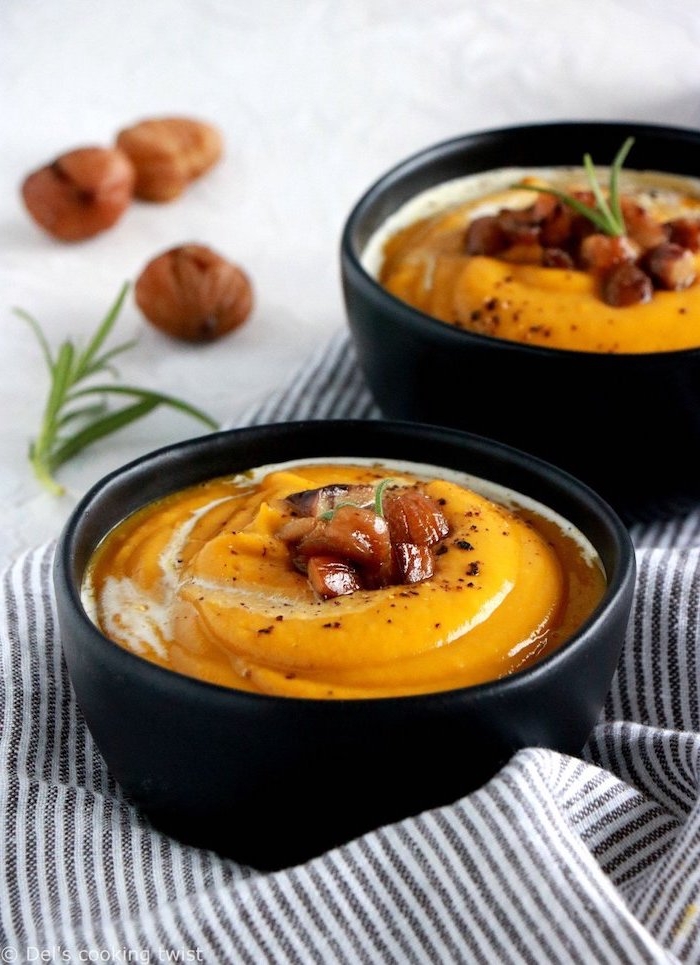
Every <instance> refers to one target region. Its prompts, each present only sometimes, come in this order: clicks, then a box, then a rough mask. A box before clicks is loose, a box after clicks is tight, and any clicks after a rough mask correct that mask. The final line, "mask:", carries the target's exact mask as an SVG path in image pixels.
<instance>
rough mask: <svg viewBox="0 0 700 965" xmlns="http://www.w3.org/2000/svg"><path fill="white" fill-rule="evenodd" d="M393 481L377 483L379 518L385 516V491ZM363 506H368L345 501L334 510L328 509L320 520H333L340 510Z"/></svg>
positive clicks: (376, 508)
mask: <svg viewBox="0 0 700 965" xmlns="http://www.w3.org/2000/svg"><path fill="white" fill-rule="evenodd" d="M393 481H394V480H393V479H382V480H381V482H379V483H377V485H376V487H375V489H374V512H375V513H376V515H377V516H383V515H384V503H383V500H384V490H385V489H386V487H387V486H388V485H389V484H390V483H392V482H393ZM362 505H366V503H365V504H360V503H354V502H353V501H352V500H351V499H343V500H341V501H340V502H339V503H337V504H336V505H335V506H334V507H333V508H332V509H327V510H326V511H325V513H321V514H320V515H319V517H318V518H319V519H324V520H329V519H333V517H334V516H335V514H336V513H337V512H338V510H339V509H343V508H344V507H345V506H352V507H353V509H362Z"/></svg>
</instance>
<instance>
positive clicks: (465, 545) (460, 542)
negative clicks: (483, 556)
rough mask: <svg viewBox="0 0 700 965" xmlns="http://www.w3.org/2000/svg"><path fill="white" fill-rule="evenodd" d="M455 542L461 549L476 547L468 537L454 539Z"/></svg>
mask: <svg viewBox="0 0 700 965" xmlns="http://www.w3.org/2000/svg"><path fill="white" fill-rule="evenodd" d="M454 544H455V546H456V547H457V549H459V550H473V549H474V547H473V545H472V544H471V543H470V542H469V540H468V539H456V540H455V541H454Z"/></svg>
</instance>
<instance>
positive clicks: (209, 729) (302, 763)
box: [54, 421, 635, 868]
mask: <svg viewBox="0 0 700 965" xmlns="http://www.w3.org/2000/svg"><path fill="white" fill-rule="evenodd" d="M319 456H320V457H331V456H336V457H339V456H340V457H348V458H352V457H371V458H374V457H376V458H377V459H379V460H381V459H382V458H384V459H409V460H412V461H419V462H426V463H429V464H432V465H437V466H445V467H448V468H454V469H457V470H463V471H467V472H469V473H471V474H473V475H476V476H479V477H482V478H486V479H489V480H492V481H494V482H498V483H501V484H503V485H506V486H508V487H511V488H513V489H515V490H517V491H519V492H521V493H524V494H526V495H528V496H530V497H531V498H533V499H536V500H538V501H539V502H541V503H544V504H545V505H547V506H549V507H551V508H552V509H554V510H555V511H556V512H558V513H559V514H561V515H562V516H564V517H565V518H566V519H568V520H570V521H571V522H572V523H573V524H574V525H575V526H577V527H578V528H579V529H580V530H581V531H582V532H583V533H584V534H585V535H586V536H587V537H588V539H589V540H590V541H591V542H592V544H593V546H594V547H595V548H596V549H597V550H598V552H599V554H600V556H601V558H602V560H603V563H604V566H605V568H606V571H607V577H608V587H607V591H606V593H605V596H604V598H603V600H602V602H601V603H600V605H599V606H598V608H597V609H596V611H595V612H594V613H593V615H592V616H591V618H590V619H589V620H587V622H586V623H585V625H584V626H582V627H581V628H580V630H579V631H578V632H577V633H576V634H575V635H574V637H573V638H572V639H570V640H569V641H568V642H567V643H566V644H565V645H563V646H562V647H561V648H560V649H559V650H557V651H556V652H555V653H553V654H552V655H551V656H549V657H548V658H546V659H544V660H542V661H541V662H540V663H539V664H537V665H536V666H533V667H532V668H531V669H528V670H525V671H523V672H520V673H516V674H514V675H512V676H510V677H508V678H506V679H501V680H499V681H496V682H493V683H486V684H483V685H479V686H474V687H469V688H462V689H458V690H453V691H448V692H444V693H436V694H428V695H422V696H408V697H395V698H377V699H360V700H313V699H298V698H289V697H270V696H261V695H257V694H251V693H244V692H241V691H236V690H232V689H228V688H224V687H220V686H216V685H212V684H209V683H204V682H201V681H198V680H195V679H192V678H189V677H185V676H182V675H180V674H177V673H175V672H171V671H169V670H164V669H162V668H160V667H158V666H156V665H154V664H152V663H149V662H147V661H146V660H144V659H141V658H140V657H138V656H135V655H134V654H132V653H131V652H129V651H127V650H124V649H122V648H121V647H119V646H118V645H116V644H115V643H113V642H111V641H110V640H109V639H108V638H107V637H105V636H104V635H103V634H102V633H101V632H100V631H99V630H98V629H97V628H96V626H95V625H94V624H93V623H92V622H91V620H90V619H89V617H88V616H87V614H86V611H85V610H84V608H83V605H82V603H81V597H80V587H81V583H82V580H83V576H84V573H85V569H86V565H87V563H88V561H89V559H90V557H91V554H92V553H93V551H94V549H95V547H96V546H97V545H98V543H99V542H100V541H101V540H102V538H103V537H104V536H105V535H106V534H107V533H108V532H109V531H110V530H111V529H112V528H113V527H114V526H115V524H117V523H118V522H120V521H121V520H122V519H123V518H124V517H125V516H127V515H128V514H130V513H132V512H133V511H135V510H137V509H139V508H140V507H142V506H144V505H147V504H148V503H150V502H151V501H152V500H155V499H158V498H160V497H162V496H164V495H166V494H168V493H170V492H173V491H176V490H178V489H180V488H182V487H185V486H188V485H190V484H194V483H197V482H201V481H204V480H206V479H209V478H212V477H216V476H221V475H225V474H229V473H234V472H238V471H241V470H245V469H249V468H251V467H256V466H264V465H269V464H270V463H278V462H281V461H282V462H283V461H287V460H298V459H306V458H309V457H319ZM54 578H55V579H54V582H55V588H56V597H57V605H58V618H59V624H60V633H61V640H62V646H63V651H64V654H65V659H66V663H67V667H68V672H69V674H70V679H71V681H72V684H73V687H74V689H75V694H76V697H77V701H78V704H79V707H80V708H81V710H82V713H83V715H84V717H85V719H86V722H87V724H88V727H89V729H90V731H91V732H92V734H93V736H94V739H95V742H96V744H97V747H98V748H99V749H100V751H101V753H102V755H103V757H104V759H105V761H106V763H107V765H108V767H109V768H110V770H111V772H112V774H113V776H114V777H115V778H116V780H117V781H118V782H119V784H120V785H121V786H122V788H123V790H124V791H125V792H126V794H127V796H128V797H129V798H130V799H131V801H132V802H134V803H135V804H136V805H137V806H139V807H140V808H141V809H143V811H144V812H145V814H146V815H148V816H149V817H150V819H151V820H152V822H153V823H154V824H155V826H156V827H158V828H161V829H163V830H164V831H166V832H168V833H170V834H172V835H174V836H175V837H177V838H179V839H181V840H183V841H186V842H189V843H192V844H195V845H198V846H203V847H211V848H213V849H216V850H217V851H219V852H220V853H222V854H225V855H229V856H232V857H233V858H235V859H237V860H239V861H241V862H244V863H249V864H252V865H253V866H256V867H259V868H275V867H282V866H283V865H287V864H290V863H293V862H297V861H301V860H304V859H306V858H309V857H311V856H312V855H315V854H317V853H319V852H321V851H323V850H324V849H327V848H328V847H330V846H333V845H336V844H338V843H340V842H344V841H347V840H349V839H350V838H352V837H353V836H356V835H358V834H360V833H362V832H365V831H367V830H369V829H371V828H375V827H377V826H379V825H381V824H383V823H386V822H390V821H394V820H397V819H400V818H402V817H405V816H408V815H411V814H415V813H417V812H419V811H421V810H423V809H426V808H429V807H433V806H436V805H441V804H445V803H449V802H451V801H453V800H456V799H457V798H459V797H460V796H461V795H464V794H466V793H467V792H469V791H471V790H473V789H475V788H477V787H478V786H480V785H481V784H482V783H483V782H484V781H486V780H487V779H488V778H489V777H490V776H492V775H493V774H494V773H495V772H496V771H497V770H498V769H499V768H500V767H501V766H502V765H503V764H504V763H505V762H507V761H508V759H509V758H510V757H511V755H512V754H513V753H514V752H515V751H516V750H517V749H518V748H522V747H525V746H528V745H538V746H543V747H550V748H555V749H557V750H560V751H562V752H566V753H573V754H575V753H577V752H579V751H580V749H581V747H582V746H583V744H584V743H585V741H586V739H587V737H588V735H589V733H590V731H591V728H592V727H593V725H594V723H595V721H596V719H597V718H598V716H599V713H600V711H601V708H602V705H603V703H604V699H605V696H606V693H607V691H608V688H609V686H610V682H611V678H612V676H613V673H614V671H615V667H616V664H617V661H618V657H619V653H620V648H621V646H622V642H623V639H624V635H625V630H626V625H627V622H628V619H629V614H630V608H631V601H632V595H633V587H634V580H635V557H634V551H633V547H632V545H631V542H630V538H629V536H628V533H627V530H626V528H625V527H624V525H623V523H622V522H621V520H620V519H619V517H618V516H617V514H616V513H615V512H614V511H613V510H611V508H610V507H609V506H608V504H607V503H605V502H604V501H602V500H601V499H600V498H599V497H598V496H597V495H596V494H595V493H594V492H593V491H591V490H590V489H589V488H588V487H586V486H584V485H582V484H581V483H579V482H578V481H577V480H576V479H574V478H572V477H570V476H569V475H568V474H564V473H562V472H560V471H559V470H557V469H555V468H553V467H552V466H550V465H548V464H546V463H543V462H541V461H538V460H535V459H532V458H531V457H529V456H527V455H524V454H522V453H520V452H518V451H515V450H512V449H510V448H509V447H506V446H502V445H499V444H497V443H494V442H491V441H488V440H484V439H481V438H478V437H475V436H472V435H469V434H466V433H461V432H458V431H455V430H451V429H446V428H438V427H428V426H418V425H414V424H404V423H382V422H377V421H370V422H362V421H360V422H355V421H351V422H340V421H330V422H321V421H319V422H306V423H291V424H289V423H288V424H280V425H268V426H262V427H257V428H245V429H237V430H232V431H227V432H221V433H215V434H212V435H208V436H205V437H202V438H198V439H194V440H192V441H188V442H184V443H180V444H177V445H174V446H171V447H169V448H166V449H162V450H159V451H157V452H155V453H153V454H150V455H147V456H144V457H143V458H141V459H139V460H137V461H136V462H133V463H131V464H130V465H127V466H126V467H124V468H123V469H120V470H118V471H116V472H114V473H112V474H111V475H109V476H107V477H106V478H105V479H104V480H102V481H101V482H99V483H97V485H96V486H95V487H94V488H93V489H92V490H91V491H90V492H89V493H88V494H87V495H86V496H85V497H84V498H83V500H82V501H81V503H80V504H79V505H78V506H77V507H76V509H75V511H74V512H73V514H72V516H71V518H70V520H69V521H68V523H67V524H66V527H65V529H64V531H63V533H62V535H61V538H60V541H59V545H58V550H57V554H56V563H55V573H54Z"/></svg>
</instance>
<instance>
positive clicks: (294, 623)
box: [83, 460, 606, 699]
mask: <svg viewBox="0 0 700 965" xmlns="http://www.w3.org/2000/svg"><path fill="white" fill-rule="evenodd" d="M605 585H606V581H605V574H604V571H603V567H602V565H601V562H600V560H599V558H598V556H597V555H596V553H595V551H594V550H593V548H592V546H591V545H590V543H589V542H588V541H587V540H586V538H585V537H584V536H583V535H582V534H581V533H580V532H578V530H576V529H575V528H574V527H573V526H571V525H570V524H569V523H568V522H567V521H566V520H564V519H562V518H561V517H559V516H558V515H556V514H554V513H552V512H550V511H548V510H547V509H546V508H545V507H543V506H541V505H540V504H538V503H535V502H533V501H532V500H528V499H526V498H525V497H523V496H520V495H518V494H517V493H513V492H510V491H509V490H505V489H502V488H501V487H498V486H494V485H492V484H488V483H486V482H484V481H483V480H479V479H476V478H474V477H470V476H466V475H464V474H461V473H460V474H458V473H454V472H446V471H444V470H440V469H437V468H436V467H431V466H426V465H422V464H413V463H410V464H406V463H397V462H387V463H382V464H376V463H370V462H366V463H365V462H363V461H358V460H352V461H347V462H325V461H318V462H305V463H288V464H283V465H280V466H270V467H263V468H260V469H258V470H255V471H253V472H251V473H245V474H241V475H236V476H234V477H232V478H218V479H213V480H211V481H208V482H206V483H202V484H200V485H197V486H193V487H190V488H188V489H185V490H183V491H181V492H177V493H175V494H173V495H170V496H167V497H165V498H164V499H162V500H160V501H158V502H155V503H154V504H152V505H150V506H147V507H145V508H144V509H142V510H140V511H138V512H136V513H135V514H133V515H132V516H130V517H129V518H127V519H125V520H124V521H123V522H122V523H121V524H120V525H119V526H117V527H116V528H115V529H114V530H113V531H112V532H111V533H110V534H108V536H107V537H106V538H105V539H104V541H103V542H102V544H101V545H100V546H99V547H98V549H97V551H96V553H95V555H94V558H93V560H92V561H91V563H90V566H89V568H88V570H87V575H86V579H85V584H84V588H83V597H84V601H85V605H86V608H87V610H88V612H89V613H90V614H91V616H92V618H93V619H94V621H95V622H96V623H97V625H98V626H99V627H100V628H101V629H102V630H103V632H104V633H105V634H106V635H107V636H109V637H111V638H112V639H113V640H114V641H116V642H117V643H118V644H120V645H121V646H123V647H126V648H127V649H129V650H131V651H133V652H134V653H136V654H139V655H140V656H142V657H144V658H145V659H147V660H150V661H153V662H154V663H157V664H160V665H161V666H164V667H167V668H170V669H172V670H174V671H177V672H179V673H183V674H187V675H190V676H193V677H196V678H200V679H202V680H206V681H211V682H214V683H217V684H223V685H225V686H229V687H233V688H238V689H242V690H247V691H255V692H259V693H266V694H277V695H285V696H296V697H311V698H320V699H328V698H361V697H383V696H391V695H399V694H412V693H424V692H429V691H440V690H446V689H451V688H456V687H462V686H466V685H469V684H475V683H479V682H482V681H486V680H492V679H495V678H498V677H502V676H504V675H507V674H511V673H513V672H514V671H517V670H519V669H521V668H523V667H525V666H527V665H529V664H531V663H532V662H534V661H536V660H538V659H540V658H541V657H542V656H543V655H545V654H547V653H549V652H551V651H552V650H553V649H554V648H556V647H558V646H560V645H561V644H562V643H563V642H564V641H565V640H567V638H569V637H570V636H571V634H572V633H574V632H575V630H576V629H577V628H578V627H579V626H580V625H581V623H582V622H583V621H584V620H585V619H586V618H587V617H588V616H589V615H590V613H591V612H592V611H593V610H594V609H595V607H596V605H597V603H598V602H599V601H600V599H601V597H602V595H603V593H604V590H605Z"/></svg>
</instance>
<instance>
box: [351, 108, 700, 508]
mask: <svg viewBox="0 0 700 965" xmlns="http://www.w3.org/2000/svg"><path fill="white" fill-rule="evenodd" d="M630 135H631V136H633V137H634V138H635V143H634V148H633V152H632V153H631V154H630V156H629V159H628V161H626V162H625V168H631V169H650V170H660V171H665V172H670V173H676V174H682V175H693V176H696V177H697V176H698V174H700V132H698V131H695V130H686V129H678V128H670V127H663V126H656V125H649V124H632V123H615V122H602V123H595V122H591V123H586V122H581V123H542V124H532V125H527V126H518V127H510V128H505V129H500V130H491V131H483V132H479V133H474V134H469V135H467V136H464V137H458V138H456V139H454V140H449V141H445V142H443V143H440V144H437V145H435V146H432V147H429V148H427V149H426V150H424V151H421V152H420V153H418V154H415V155H413V156H412V157H409V158H408V159H406V160H404V161H402V162H401V163H399V164H398V165H397V166H396V167H394V168H393V169H392V170H390V171H389V172H388V173H386V174H384V175H383V176H382V177H380V178H379V180H377V181H376V182H375V183H374V184H373V185H372V186H371V187H370V188H369V190H368V191H367V192H366V193H365V194H364V195H363V197H362V198H361V199H360V200H359V202H358V203H357V204H356V206H355V207H354V209H353V210H352V212H351V213H350V215H349V217H348V220H347V222H346V225H345V228H344V231H343V235H342V243H341V271H342V281H343V288H344V296H345V301H346V306H347V313H348V319H349V324H350V330H351V333H352V336H353V339H354V342H355V345H356V348H357V354H358V361H359V364H360V367H361V369H362V371H363V372H364V375H365V377H366V380H367V382H368V385H369V387H370V389H371V391H372V393H373V395H374V397H375V399H376V401H377V403H378V405H379V407H380V408H381V410H382V412H383V414H384V415H385V416H386V417H388V418H394V419H402V420H406V419H407V420H416V421H419V422H431V423H439V424H442V425H449V426H455V427H458V428H461V429H466V430H468V431H470V432H475V433H478V434H480V435H484V436H488V437H491V438H495V439H498V440H500V441H503V442H507V443H509V444H510V445H514V446H517V447H518V448H521V449H524V450H525V451H527V452H532V453H533V454H535V455H538V456H540V457H542V458H544V459H546V460H548V461H550V462H553V463H555V464H557V465H560V466H562V467H563V468H565V469H568V470H569V471H570V472H572V473H574V474H575V475H577V476H578V477H579V478H581V479H583V480H584V481H586V482H587V483H589V484H590V485H592V486H593V487H594V488H595V489H596V490H597V491H598V492H600V493H601V494H602V495H603V496H604V497H605V498H606V499H607V500H608V501H610V502H611V503H612V504H613V505H614V506H615V508H616V509H617V510H618V511H620V512H621V513H623V515H626V514H627V513H628V512H629V511H630V510H631V511H632V512H633V513H634V512H636V511H638V510H640V509H641V510H643V511H646V510H647V508H648V506H650V505H651V506H655V505H658V504H659V503H662V504H663V503H667V502H669V501H670V502H673V501H674V500H676V498H677V497H680V498H681V499H682V500H686V499H688V498H689V499H691V500H694V499H697V498H700V474H698V473H697V471H696V470H695V468H694V463H695V452H696V451H697V449H698V447H699V446H700V348H698V349H692V350H684V351H674V352H668V353H653V354H645V355H635V354H624V355H611V354H597V353H593V352H578V351H562V350H554V349H548V348H539V347H536V346H531V345H525V344H519V343H515V342H507V341H504V340H502V339H497V338H495V337H491V336H488V335H479V334H472V333H469V332H467V331H464V330H460V329H457V328H455V327H454V326H451V325H449V324H446V323H443V322H440V321H437V320H435V319H433V318H430V317H428V316H427V315H425V314H423V313H422V312H420V311H417V310H415V309H413V308H411V307H410V306H409V305H407V304H405V303H403V302H401V301H399V300H398V299H397V298H395V297H394V296H392V295H390V294H389V293H388V292H386V291H385V290H384V289H383V288H382V287H381V286H380V285H379V284H378V282H377V281H376V280H375V279H374V278H373V277H372V276H371V275H370V274H369V273H368V271H366V270H365V268H364V267H363V265H362V261H361V259H362V255H363V251H364V249H365V246H366V245H367V243H368V241H369V239H370V238H371V236H372V235H373V234H374V232H375V231H376V230H377V229H378V228H379V227H380V226H381V225H382V224H383V223H384V222H385V220H386V219H387V218H388V217H389V216H390V215H392V214H393V213H394V212H395V211H396V210H397V209H398V208H399V207H401V205H402V204H404V203H405V202H406V201H408V200H409V199H411V198H413V197H414V196H415V195H416V194H418V193H420V192H421V191H423V190H425V189H428V188H430V187H432V186H434V185H437V184H441V183H443V182H445V181H449V180H451V179H453V178H458V177H462V176H465V175H469V174H474V173H477V172H486V171H490V170H494V169H498V168H504V167H511V166H515V167H530V166H543V167H549V166H555V165H577V166H580V165H581V161H582V158H583V155H584V153H585V152H589V153H591V155H592V157H593V159H594V161H595V163H596V164H601V165H602V164H609V163H610V162H611V161H612V159H613V157H614V156H615V154H616V153H617V151H618V150H619V148H620V146H621V144H622V143H623V141H624V140H625V138H626V137H628V136H630Z"/></svg>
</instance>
